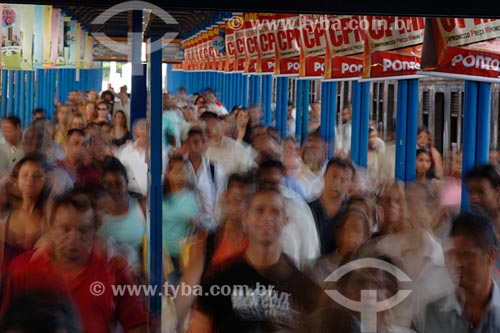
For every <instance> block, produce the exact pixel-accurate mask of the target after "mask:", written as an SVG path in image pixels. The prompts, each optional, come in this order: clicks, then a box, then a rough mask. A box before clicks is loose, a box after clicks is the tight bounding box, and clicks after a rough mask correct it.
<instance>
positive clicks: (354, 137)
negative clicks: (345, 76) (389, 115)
mask: <svg viewBox="0 0 500 333" xmlns="http://www.w3.org/2000/svg"><path fill="white" fill-rule="evenodd" d="M351 123H352V125H351V128H352V130H351V162H352V163H353V164H354V165H356V166H357V165H359V138H360V135H359V134H360V130H361V83H359V82H357V81H354V82H353V83H352V120H351Z"/></svg>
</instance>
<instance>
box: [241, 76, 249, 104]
mask: <svg viewBox="0 0 500 333" xmlns="http://www.w3.org/2000/svg"><path fill="white" fill-rule="evenodd" d="M240 78H241V85H242V87H241V88H240V89H241V91H242V96H241V97H242V98H241V99H242V101H241V103H244V104H245V105H247V106H250V105H248V104H249V103H248V94H249V92H248V84H249V82H248V76H245V75H242V74H240Z"/></svg>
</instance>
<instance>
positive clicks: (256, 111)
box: [248, 105, 263, 128]
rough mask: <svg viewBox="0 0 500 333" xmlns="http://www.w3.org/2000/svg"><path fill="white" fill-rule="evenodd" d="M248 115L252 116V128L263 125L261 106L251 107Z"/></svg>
mask: <svg viewBox="0 0 500 333" xmlns="http://www.w3.org/2000/svg"><path fill="white" fill-rule="evenodd" d="M248 115H249V116H250V126H251V127H252V128H254V127H255V126H257V125H261V124H262V116H263V111H262V107H261V106H260V105H253V106H252V107H250V108H249V109H248Z"/></svg>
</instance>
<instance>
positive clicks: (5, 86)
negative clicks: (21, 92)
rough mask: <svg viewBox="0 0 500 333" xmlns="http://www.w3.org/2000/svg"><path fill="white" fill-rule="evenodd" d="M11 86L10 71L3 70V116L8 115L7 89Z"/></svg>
mask: <svg viewBox="0 0 500 333" xmlns="http://www.w3.org/2000/svg"><path fill="white" fill-rule="evenodd" d="M8 87H9V72H8V71H6V70H3V71H2V114H1V116H2V118H5V116H7V99H8V96H7V89H8Z"/></svg>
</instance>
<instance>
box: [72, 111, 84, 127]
mask: <svg viewBox="0 0 500 333" xmlns="http://www.w3.org/2000/svg"><path fill="white" fill-rule="evenodd" d="M85 126H87V120H86V119H85V116H84V115H83V114H81V113H80V112H73V114H72V115H71V117H70V120H69V129H74V128H77V129H84V128H85Z"/></svg>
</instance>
